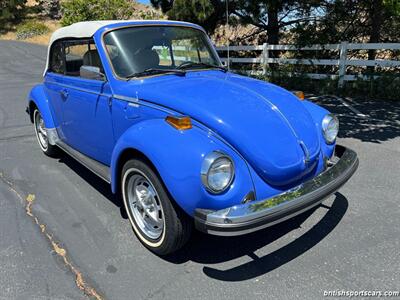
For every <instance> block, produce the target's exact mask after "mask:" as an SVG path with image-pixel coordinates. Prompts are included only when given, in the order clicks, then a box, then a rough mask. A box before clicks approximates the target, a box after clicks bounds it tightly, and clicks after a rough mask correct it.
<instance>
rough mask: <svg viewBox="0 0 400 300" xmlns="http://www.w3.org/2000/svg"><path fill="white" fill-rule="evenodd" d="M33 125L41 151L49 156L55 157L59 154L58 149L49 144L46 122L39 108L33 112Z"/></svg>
mask: <svg viewBox="0 0 400 300" xmlns="http://www.w3.org/2000/svg"><path fill="white" fill-rule="evenodd" d="M33 125H34V127H35V133H36V138H37V141H38V143H39V146H40V149H42V151H43V153H44V154H46V155H48V156H55V155H56V154H57V147H56V146H53V145H50V144H49V139H48V137H47V131H46V127H45V125H44V120H43V118H42V115H41V114H40V111H39V110H38V109H37V108H35V110H34V112H33Z"/></svg>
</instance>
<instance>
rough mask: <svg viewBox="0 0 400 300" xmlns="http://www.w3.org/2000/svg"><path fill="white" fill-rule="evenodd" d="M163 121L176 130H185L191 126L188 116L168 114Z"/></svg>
mask: <svg viewBox="0 0 400 300" xmlns="http://www.w3.org/2000/svg"><path fill="white" fill-rule="evenodd" d="M165 121H167V123H169V124H170V125H171V126H173V127H174V128H176V129H178V130H186V129H190V128H192V121H191V120H190V117H172V116H168V117H166V118H165Z"/></svg>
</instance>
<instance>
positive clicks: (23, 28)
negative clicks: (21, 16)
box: [16, 21, 50, 40]
mask: <svg viewBox="0 0 400 300" xmlns="http://www.w3.org/2000/svg"><path fill="white" fill-rule="evenodd" d="M49 31H50V30H49V28H48V27H47V26H46V25H44V24H43V23H39V22H36V21H28V22H24V23H22V24H19V25H18V26H17V32H16V33H17V39H18V40H24V39H27V38H31V37H34V36H37V35H42V34H45V33H48V32H49Z"/></svg>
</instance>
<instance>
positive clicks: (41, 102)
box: [27, 84, 56, 129]
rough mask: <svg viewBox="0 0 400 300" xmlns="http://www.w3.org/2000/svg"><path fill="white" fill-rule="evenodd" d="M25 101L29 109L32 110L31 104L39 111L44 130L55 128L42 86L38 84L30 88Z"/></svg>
mask: <svg viewBox="0 0 400 300" xmlns="http://www.w3.org/2000/svg"><path fill="white" fill-rule="evenodd" d="M27 101H28V107H29V109H31V108H32V102H33V103H34V104H35V105H36V107H37V108H38V109H39V111H40V114H41V115H42V118H43V120H44V124H45V126H46V128H48V129H50V128H55V127H56V125H55V123H54V120H53V116H52V114H51V111H50V104H49V100H48V99H47V96H46V94H45V92H44V85H43V84H38V85H36V86H34V87H33V88H32V90H31V91H30V92H29V95H28V98H27ZM30 113H32V112H30Z"/></svg>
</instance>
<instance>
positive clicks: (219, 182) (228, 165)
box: [201, 151, 235, 194]
mask: <svg viewBox="0 0 400 300" xmlns="http://www.w3.org/2000/svg"><path fill="white" fill-rule="evenodd" d="M234 173H235V171H234V166H233V162H232V159H231V158H230V157H229V156H227V155H226V154H223V153H221V152H218V151H214V152H211V153H209V154H208V155H207V156H206V157H205V158H204V161H203V164H202V166H201V181H202V182H203V185H204V186H205V188H206V189H207V190H208V191H209V192H211V193H214V194H217V193H222V192H223V191H224V190H226V189H227V188H228V187H229V186H230V184H231V183H232V180H233V176H234Z"/></svg>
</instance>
